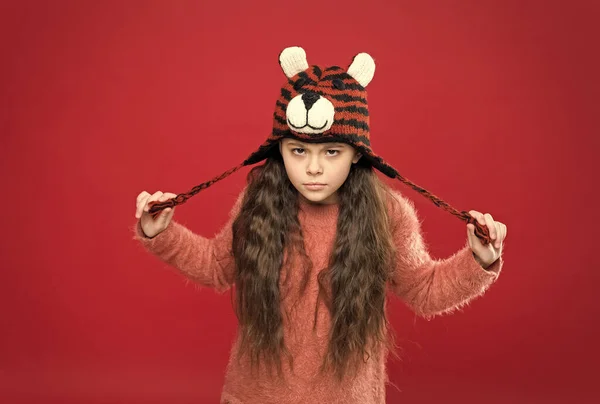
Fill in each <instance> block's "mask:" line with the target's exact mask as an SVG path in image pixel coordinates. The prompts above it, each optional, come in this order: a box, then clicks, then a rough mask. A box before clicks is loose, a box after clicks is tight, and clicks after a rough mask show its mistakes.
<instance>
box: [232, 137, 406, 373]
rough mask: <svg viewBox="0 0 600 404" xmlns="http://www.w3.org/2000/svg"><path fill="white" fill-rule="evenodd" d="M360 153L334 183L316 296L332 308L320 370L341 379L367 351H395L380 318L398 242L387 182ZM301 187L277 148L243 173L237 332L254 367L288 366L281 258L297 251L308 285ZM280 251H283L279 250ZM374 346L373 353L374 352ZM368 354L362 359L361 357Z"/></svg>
mask: <svg viewBox="0 0 600 404" xmlns="http://www.w3.org/2000/svg"><path fill="white" fill-rule="evenodd" d="M363 161H364V159H361V160H359V162H358V163H357V164H353V165H352V168H351V170H350V173H349V174H348V178H347V179H346V181H345V182H344V184H343V185H342V186H341V187H340V188H339V189H338V196H339V216H338V221H337V233H336V239H335V243H334V246H333V250H332V253H331V256H330V259H329V263H328V267H327V268H324V269H323V270H322V271H321V272H320V273H319V275H318V282H319V297H323V298H324V299H325V300H324V301H325V303H326V306H327V308H328V309H329V311H330V313H331V319H332V321H331V332H330V336H329V344H328V352H327V355H326V356H325V358H324V360H323V363H322V365H321V368H320V371H321V372H325V371H326V370H328V369H329V370H333V372H334V373H335V375H336V376H337V379H338V381H341V380H343V379H344V376H345V375H346V374H348V373H351V374H353V375H354V374H355V372H354V370H357V368H358V366H357V365H359V364H360V361H361V360H366V359H368V358H369V357H370V354H369V351H370V350H372V349H373V350H376V349H378V348H380V347H381V344H384V345H385V348H387V351H389V352H392V353H393V354H395V352H394V349H393V348H394V344H393V335H392V332H390V328H389V323H388V321H387V319H386V316H385V307H384V306H385V293H386V283H387V281H388V279H389V276H390V271H391V270H392V269H393V268H394V261H395V247H394V243H393V241H392V237H391V229H390V222H389V218H388V212H387V206H386V200H387V199H386V194H389V188H388V186H387V185H386V184H385V183H383V182H382V181H381V180H380V179H379V178H378V177H377V176H376V175H375V172H374V170H373V168H372V167H371V166H369V165H368V163H366V164H365V163H363ZM298 208H299V199H298V191H297V190H296V189H295V188H294V186H293V185H292V183H291V182H290V180H289V179H288V176H287V173H286V171H285V166H284V164H283V159H282V157H281V154H280V153H279V150H278V148H277V147H274V148H273V151H272V153H271V155H270V156H269V157H268V158H267V160H266V162H265V163H264V164H263V165H260V166H257V167H254V168H253V169H252V170H251V171H250V173H249V174H248V186H247V188H246V193H245V195H244V198H243V201H242V206H241V209H240V212H239V214H238V216H237V217H236V219H235V220H234V222H233V245H232V247H233V254H234V257H235V263H236V276H235V288H236V294H235V295H236V302H235V312H236V316H237V318H238V321H239V326H240V331H241V345H240V350H239V356H238V360H240V359H241V357H242V356H243V354H244V353H246V352H249V354H250V358H251V368H254V364H255V363H256V364H257V365H258V364H259V363H260V358H261V356H262V357H263V358H264V360H265V362H266V363H267V365H268V366H267V367H268V369H269V373H271V367H272V365H275V366H276V367H277V371H278V374H279V375H281V374H282V365H281V359H282V356H284V355H285V356H286V357H287V358H288V361H289V364H290V367H292V368H293V358H292V356H291V354H290V352H289V351H288V349H287V348H286V346H285V343H284V338H283V321H282V320H283V313H281V309H280V308H281V305H280V303H281V300H282V298H283V297H284V296H283V294H284V293H283V292H282V291H281V290H280V287H279V286H280V283H279V282H280V277H281V276H284V278H283V279H284V280H286V279H287V275H286V274H282V273H281V272H282V271H281V269H282V268H289V266H288V265H287V264H288V263H287V262H284V257H286V259H287V258H289V257H292V256H293V255H294V254H293V252H296V253H298V254H299V256H301V257H303V258H304V261H305V262H306V265H303V266H302V267H303V268H304V269H305V272H304V275H303V278H302V279H303V280H302V282H301V285H300V295H302V293H303V292H304V291H305V289H306V286H307V283H308V278H309V274H310V271H311V270H312V262H310V258H309V257H308V256H307V254H306V251H305V250H304V244H303V236H302V229H301V227H300V223H299V220H298ZM284 251H287V253H285V254H284ZM371 352H376V351H371ZM365 356H366V358H365Z"/></svg>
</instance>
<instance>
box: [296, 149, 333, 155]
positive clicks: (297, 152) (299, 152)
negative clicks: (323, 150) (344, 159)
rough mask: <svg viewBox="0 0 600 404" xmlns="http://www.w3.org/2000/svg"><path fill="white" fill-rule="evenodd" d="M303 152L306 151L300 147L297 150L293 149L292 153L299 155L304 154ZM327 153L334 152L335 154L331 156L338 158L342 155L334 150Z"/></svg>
mask: <svg viewBox="0 0 600 404" xmlns="http://www.w3.org/2000/svg"><path fill="white" fill-rule="evenodd" d="M298 150H300V151H298ZM303 151H304V149H302V148H300V147H296V148H293V149H292V153H295V154H297V155H299V154H302V152H303ZM327 152H333V154H330V156H337V155H338V154H339V153H340V151H339V150H332V149H330V150H327Z"/></svg>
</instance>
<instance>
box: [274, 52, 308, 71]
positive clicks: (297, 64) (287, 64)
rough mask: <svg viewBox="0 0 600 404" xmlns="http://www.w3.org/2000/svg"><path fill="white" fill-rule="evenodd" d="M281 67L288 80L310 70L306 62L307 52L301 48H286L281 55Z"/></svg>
mask: <svg viewBox="0 0 600 404" xmlns="http://www.w3.org/2000/svg"><path fill="white" fill-rule="evenodd" d="M279 65H280V66H281V68H282V69H283V72H284V73H285V75H286V76H287V78H292V77H294V76H295V75H296V74H298V73H300V72H303V71H304V70H306V69H308V62H307V61H306V52H304V49H302V48H300V47H299V46H291V47H289V48H285V49H284V50H283V51H281V53H280V54H279Z"/></svg>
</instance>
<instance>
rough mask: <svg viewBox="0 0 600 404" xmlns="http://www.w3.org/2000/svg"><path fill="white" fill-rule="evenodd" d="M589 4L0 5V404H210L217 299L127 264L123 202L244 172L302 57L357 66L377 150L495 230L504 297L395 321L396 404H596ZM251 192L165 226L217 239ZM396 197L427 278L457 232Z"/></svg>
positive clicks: (595, 85)
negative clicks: (284, 53)
mask: <svg viewBox="0 0 600 404" xmlns="http://www.w3.org/2000/svg"><path fill="white" fill-rule="evenodd" d="M597 4H598V3H597V2H595V1H588V2H584V1H571V2H563V1H519V0H510V1H474V0H469V1H438V2H432V1H419V2H417V1H413V2H407V1H389V2H385V1H369V2H363V1H346V2H343V3H342V2H327V1H319V2H310V1H300V2H296V3H291V2H286V1H273V2H268V3H266V2H249V1H248V2H241V1H240V2H235V3H234V2H227V1H220V2H219V1H217V2H214V1H213V2H192V1H176V2H167V1H155V2H149V1H148V2H147V1H126V2H122V1H110V2H108V1H102V2H100V1H89V0H88V1H55V2H46V1H38V2H34V1H29V2H18V1H13V2H6V1H4V2H2V5H1V6H0V7H1V8H0V46H1V48H0V50H1V55H2V62H1V64H0V133H1V138H0V141H1V144H0V150H1V151H0V153H1V154H0V157H1V158H0V164H1V171H0V178H1V185H2V187H1V192H2V193H3V194H4V196H3V198H2V199H1V202H0V204H1V205H0V208H1V212H2V214H1V220H0V223H1V227H2V231H1V233H0V234H1V235H0V252H1V261H0V265H1V266H2V270H1V271H0V401H2V402H6V403H125V402H126V403H190V402H202V403H204V402H217V401H218V397H219V394H220V391H221V384H222V381H223V372H224V369H225V365H226V362H227V357H228V354H229V348H230V346H231V343H232V341H233V336H234V331H235V316H234V314H233V311H232V308H231V306H230V300H229V295H228V294H227V295H217V294H216V293H214V292H213V291H211V290H208V289H202V290H198V289H197V288H195V287H193V285H192V284H187V283H186V282H185V280H184V279H183V278H182V277H181V276H179V275H178V274H176V273H175V272H174V271H171V270H170V269H169V267H167V266H166V265H164V264H162V263H161V262H160V261H158V260H157V259H156V258H155V257H153V256H152V255H150V254H147V253H146V252H145V251H144V250H142V249H141V248H140V246H139V245H138V244H137V243H136V242H135V241H134V240H133V239H132V234H131V232H130V228H131V226H132V225H133V224H134V223H135V218H134V210H135V197H136V196H137V194H138V193H139V192H141V191H142V190H147V191H149V192H150V193H153V192H155V191H156V190H161V191H163V192H167V191H168V192H174V193H179V192H184V191H187V190H189V189H191V188H192V187H193V186H195V185H197V184H199V183H201V182H204V181H206V180H208V179H209V178H212V177H213V176H215V175H217V174H220V173H222V172H224V171H225V170H227V169H229V168H231V167H233V166H234V165H236V164H238V163H240V162H241V161H243V159H245V158H246V157H247V156H248V155H249V154H250V152H252V151H254V150H255V149H256V148H257V147H258V145H259V144H260V143H262V141H263V140H264V139H265V138H266V136H268V133H269V131H270V129H271V124H272V113H273V109H274V106H275V100H276V98H277V96H278V91H279V87H280V85H281V84H282V83H283V82H284V80H285V78H284V75H283V73H282V72H281V70H280V67H279V65H278V63H277V56H278V54H279V52H280V51H281V50H282V49H283V48H285V47H287V46H294V45H299V46H302V47H303V48H304V49H305V50H306V52H307V54H308V61H309V63H318V64H324V65H342V66H347V65H348V63H349V62H350V61H351V59H352V57H353V56H354V55H355V54H356V53H358V52H363V51H366V52H369V53H370V54H371V55H372V56H373V57H374V59H375V61H376V64H377V70H376V73H375V77H374V79H373V81H372V82H371V84H370V85H369V87H368V90H369V103H370V111H371V130H372V144H373V147H374V149H375V150H376V151H378V153H380V154H381V155H382V156H383V157H384V158H385V159H386V160H387V161H388V162H390V164H392V165H393V166H394V167H396V168H397V169H398V170H399V171H400V172H401V174H402V175H404V176H406V177H407V178H408V179H410V180H412V181H414V182H415V183H417V184H418V185H420V186H422V187H424V188H426V189H428V190H429V191H431V192H433V193H434V194H436V195H438V196H440V197H441V198H443V199H444V200H446V201H448V202H449V203H450V204H451V205H453V206H454V207H456V208H457V209H460V210H470V209H475V210H479V211H481V212H484V213H485V212H489V213H491V214H492V215H493V216H494V219H495V220H498V221H501V222H503V223H505V224H506V225H507V227H508V235H507V240H506V244H505V259H506V264H505V267H504V271H503V274H502V276H501V277H500V279H499V280H498V282H497V283H496V284H495V285H493V286H492V288H491V289H490V290H489V291H488V292H487V293H486V295H485V296H484V297H482V298H480V299H478V300H476V301H474V302H473V303H472V304H471V305H470V306H468V307H466V308H465V309H464V310H463V311H462V312H459V313H457V314H454V315H452V316H446V317H438V318H436V319H434V320H433V321H430V322H427V321H425V320H423V319H421V318H415V316H414V315H413V314H412V312H410V311H409V310H408V309H407V308H406V306H404V305H403V303H402V302H401V301H399V300H398V299H392V300H391V303H390V304H391V307H390V311H391V313H392V314H391V321H392V324H393V326H394V328H395V330H396V332H397V334H398V340H397V342H398V344H400V345H401V346H402V347H403V348H404V351H403V352H402V355H403V357H404V360H403V361H402V362H398V361H394V362H390V364H389V372H390V378H391V381H392V382H393V383H394V384H395V385H396V386H398V388H399V389H400V390H401V392H400V391H398V389H395V388H394V387H389V388H388V402H390V403H430V402H434V401H436V400H445V401H446V402H461V403H474V402H483V403H509V402H510V403H535V402H542V400H543V401H544V402H545V403H563V402H565V401H566V400H567V399H571V400H573V401H575V402H578V403H588V402H598V401H595V400H597V399H598V393H596V391H597V376H598V371H597V363H598V359H599V355H598V353H599V348H598V337H599V335H598V331H597V328H598V327H597V324H596V323H597V321H598V313H599V312H600V311H599V310H598V308H599V304H598V303H597V298H596V293H597V292H596V291H597V287H598V281H599V276H598V270H599V269H600V268H599V265H598V259H597V256H596V255H595V254H596V252H597V251H598V250H597V248H596V243H595V239H594V236H595V234H596V232H597V228H598V226H597V224H598V213H597V212H598V211H597V209H596V205H597V200H598V191H597V189H596V188H595V186H596V184H597V172H598V170H597V169H596V162H597V155H598V151H599V149H600V148H599V147H598V143H599V141H598V129H599V124H598V112H599V110H600V108H599V106H600V105H599V104H600V101H599V100H600V91H599V82H600V80H599V79H598V72H599V71H600V69H599V68H600V64H599V56H598V39H600V35H599V34H600V32H599V30H598V28H597V26H598V17H599V11H600V10H599V7H598V6H597ZM248 171H249V168H248V167H246V168H245V169H243V170H242V171H241V172H238V173H236V174H234V175H232V176H231V177H229V178H228V179H227V180H224V181H222V182H220V183H218V184H217V185H215V186H213V187H212V188H210V189H208V190H206V191H203V193H201V194H199V195H197V196H196V197H195V198H193V199H192V200H190V201H189V202H188V203H187V204H186V205H184V206H181V207H178V208H177V212H176V216H175V218H176V220H178V221H180V222H182V223H184V224H185V225H186V226H188V227H189V228H191V229H192V230H194V231H195V232H197V233H199V234H202V235H204V236H207V237H210V236H212V235H213V234H214V233H215V232H216V231H217V230H218V229H219V228H220V227H221V226H222V225H223V224H224V222H225V220H226V216H227V213H228V212H229V209H230V208H231V205H232V203H233V201H234V198H235V196H236V195H237V194H238V192H239V191H240V190H241V187H242V186H243V184H244V181H245V175H246V173H247V172H248ZM594 173H596V175H594ZM594 178H596V180H595V181H594ZM392 185H394V186H395V187H396V188H398V189H400V190H401V191H404V193H405V194H406V195H407V196H408V197H410V198H411V199H413V200H414V201H415V203H416V206H417V209H418V211H419V215H420V217H421V218H422V219H423V230H424V232H425V235H426V239H427V243H428V245H429V246H430V252H431V253H432V255H434V256H435V257H437V258H443V257H446V256H449V255H450V254H452V253H453V252H455V251H456V250H457V249H459V248H460V247H461V246H463V245H464V243H465V241H466V226H465V225H464V223H463V222H461V221H459V220H457V219H456V218H455V217H453V216H451V215H449V214H447V213H446V212H444V211H442V210H441V209H438V208H437V207H436V206H435V205H433V204H432V203H431V202H430V201H428V200H426V199H425V198H423V197H422V196H420V195H419V194H417V193H416V192H414V191H412V190H411V189H410V188H408V187H406V186H404V185H403V184H401V183H400V182H398V181H396V182H393V183H392ZM594 394H595V395H596V398H595V399H594V398H593V397H592V396H593V395H594Z"/></svg>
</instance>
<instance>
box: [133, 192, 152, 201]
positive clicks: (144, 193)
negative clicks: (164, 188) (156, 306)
mask: <svg viewBox="0 0 600 404" xmlns="http://www.w3.org/2000/svg"><path fill="white" fill-rule="evenodd" d="M147 195H150V194H149V193H148V192H147V191H142V192H140V193H139V195H138V196H137V198H136V199H135V201H136V202H139V201H141V200H142V198H143V197H145V196H147Z"/></svg>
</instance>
